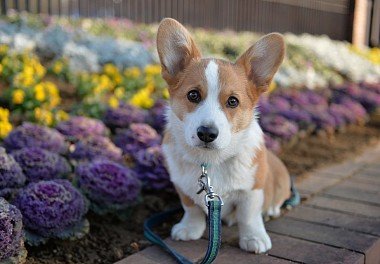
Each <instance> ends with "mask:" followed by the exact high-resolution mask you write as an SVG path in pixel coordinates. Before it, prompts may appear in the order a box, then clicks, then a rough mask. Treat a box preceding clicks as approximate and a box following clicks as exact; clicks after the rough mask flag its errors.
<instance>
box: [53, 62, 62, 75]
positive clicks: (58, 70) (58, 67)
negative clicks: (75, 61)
mask: <svg viewBox="0 0 380 264" xmlns="http://www.w3.org/2000/svg"><path fill="white" fill-rule="evenodd" d="M62 69H63V63H62V61H56V62H55V63H54V65H53V69H52V70H53V72H54V73H55V74H60V73H61V72H62Z"/></svg>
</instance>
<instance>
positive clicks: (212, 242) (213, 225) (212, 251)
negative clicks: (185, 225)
mask: <svg viewBox="0 0 380 264" xmlns="http://www.w3.org/2000/svg"><path fill="white" fill-rule="evenodd" d="M221 208H222V202H221V201H220V200H211V201H209V202H208V215H209V217H208V218H207V223H208V235H209V242H208V247H207V252H206V255H205V257H204V258H203V260H202V261H201V262H200V263H201V264H209V263H212V262H213V261H214V260H215V258H216V256H217V255H218V252H219V248H220V244H221V226H222V223H221V217H220V212H221ZM179 212H182V209H181V208H174V209H171V210H168V211H166V212H162V213H158V214H155V215H153V216H152V217H151V218H149V219H148V220H146V221H145V222H144V236H145V237H146V238H147V239H148V240H149V241H150V242H152V243H153V244H156V245H158V246H160V247H161V248H163V249H165V250H166V251H167V252H168V253H169V254H171V255H172V256H173V257H174V258H175V259H176V260H177V262H178V263H180V264H192V262H191V261H190V260H188V259H187V258H185V257H184V256H182V255H181V254H180V253H178V252H177V251H176V250H175V249H173V248H172V247H170V246H169V245H168V244H166V243H165V242H164V241H163V240H162V239H161V238H160V237H159V236H158V235H157V234H155V233H154V232H153V231H152V228H153V227H155V226H157V225H160V224H162V223H163V222H165V221H166V220H167V219H168V218H170V217H171V216H173V215H174V214H177V213H179Z"/></svg>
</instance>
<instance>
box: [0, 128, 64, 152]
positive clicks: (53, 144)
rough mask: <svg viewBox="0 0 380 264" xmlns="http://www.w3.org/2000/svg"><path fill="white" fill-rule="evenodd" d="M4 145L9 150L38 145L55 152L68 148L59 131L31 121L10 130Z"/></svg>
mask: <svg viewBox="0 0 380 264" xmlns="http://www.w3.org/2000/svg"><path fill="white" fill-rule="evenodd" d="M4 146H5V148H6V149H7V150H8V151H10V152H11V151H13V150H17V149H21V148H24V147H39V148H43V149H47V150H49V151H52V152H57V153H65V152H66V151H67V149H68V146H67V144H66V142H65V137H64V136H63V135H62V134H61V133H59V132H58V131H56V130H55V129H52V128H48V127H44V126H39V125H35V124H31V123H24V124H22V125H21V126H18V127H17V128H15V129H14V130H12V132H11V133H10V134H9V135H8V136H7V137H6V138H5V139H4Z"/></svg>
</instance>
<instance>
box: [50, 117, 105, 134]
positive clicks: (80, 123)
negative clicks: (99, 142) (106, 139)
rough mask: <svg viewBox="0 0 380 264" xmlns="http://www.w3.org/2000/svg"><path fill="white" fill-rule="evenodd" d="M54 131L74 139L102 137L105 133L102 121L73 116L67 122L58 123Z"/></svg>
mask: <svg viewBox="0 0 380 264" xmlns="http://www.w3.org/2000/svg"><path fill="white" fill-rule="evenodd" d="M56 129H57V130H58V131H59V132H61V133H62V134H63V135H65V136H68V137H72V138H76V139H79V138H83V137H88V136H104V135H105V134H106V132H107V128H106V126H105V125H104V124H103V122H102V121H100V120H97V119H93V118H89V117H84V116H73V117H71V118H70V119H69V120H67V121H63V122H61V123H59V124H58V125H57V127H56Z"/></svg>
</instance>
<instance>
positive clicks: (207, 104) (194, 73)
mask: <svg viewBox="0 0 380 264" xmlns="http://www.w3.org/2000/svg"><path fill="white" fill-rule="evenodd" d="M157 49H158V54H159V57H160V61H161V66H162V76H163V78H164V79H165V80H166V82H167V83H168V85H169V93H170V108H171V111H172V112H173V113H174V114H175V116H176V118H177V119H178V123H179V125H180V126H182V127H181V131H182V132H183V133H184V135H183V136H184V141H185V142H186V144H187V145H188V146H189V147H192V148H198V147H199V148H202V149H206V150H207V149H217V150H221V149H225V148H227V147H228V146H229V145H230V144H232V143H233V142H232V139H233V138H234V135H235V134H239V132H241V131H244V130H245V129H247V128H248V127H249V126H250V125H251V123H252V122H254V120H255V117H254V109H255V106H256V104H257V101H258V98H259V96H260V94H261V93H263V92H265V91H266V90H267V89H268V86H269V85H270V83H271V81H272V78H273V76H274V74H275V73H276V71H277V69H278V67H279V66H280V64H281V62H282V60H283V57H284V50H285V44H284V40H283V37H282V35H280V34H277V33H272V34H269V35H266V36H264V37H262V38H261V39H260V40H259V41H257V42H256V43H255V44H254V45H253V46H251V47H250V48H249V49H248V50H247V51H246V52H245V53H244V54H242V55H241V56H240V57H239V58H238V59H237V61H236V62H234V63H232V62H228V61H224V60H219V59H210V58H202V57H201V53H200V51H199V49H198V48H197V46H196V45H195V43H194V40H193V39H192V38H191V36H190V34H189V32H188V31H187V30H186V29H185V28H184V27H183V26H182V25H181V24H180V23H179V22H177V21H176V20H174V19H169V18H166V19H164V20H162V22H161V24H160V26H159V28H158V33H157ZM174 136H176V135H174ZM231 142H232V143H231Z"/></svg>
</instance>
